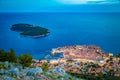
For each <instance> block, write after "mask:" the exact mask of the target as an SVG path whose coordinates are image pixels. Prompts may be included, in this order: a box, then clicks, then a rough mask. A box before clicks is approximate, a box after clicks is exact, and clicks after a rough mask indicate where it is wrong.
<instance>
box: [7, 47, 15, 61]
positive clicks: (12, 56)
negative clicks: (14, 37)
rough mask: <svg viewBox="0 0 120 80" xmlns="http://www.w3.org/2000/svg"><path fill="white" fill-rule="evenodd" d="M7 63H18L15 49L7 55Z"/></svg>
mask: <svg viewBox="0 0 120 80" xmlns="http://www.w3.org/2000/svg"><path fill="white" fill-rule="evenodd" d="M6 61H9V62H17V56H16V54H15V51H14V50H13V49H10V51H9V52H7V53H6Z"/></svg>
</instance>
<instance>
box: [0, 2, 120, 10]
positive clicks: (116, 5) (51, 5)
mask: <svg viewBox="0 0 120 80" xmlns="http://www.w3.org/2000/svg"><path fill="white" fill-rule="evenodd" d="M59 11H60V12H120V0H0V12H59Z"/></svg>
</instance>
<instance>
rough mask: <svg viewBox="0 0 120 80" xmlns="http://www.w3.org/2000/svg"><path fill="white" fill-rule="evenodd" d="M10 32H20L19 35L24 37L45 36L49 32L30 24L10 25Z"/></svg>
mask: <svg viewBox="0 0 120 80" xmlns="http://www.w3.org/2000/svg"><path fill="white" fill-rule="evenodd" d="M11 30H14V31H20V32H21V33H20V35H24V36H40V35H44V36H45V35H47V34H48V33H49V30H48V29H46V28H42V27H39V26H34V25H30V24H14V25H12V28H11Z"/></svg>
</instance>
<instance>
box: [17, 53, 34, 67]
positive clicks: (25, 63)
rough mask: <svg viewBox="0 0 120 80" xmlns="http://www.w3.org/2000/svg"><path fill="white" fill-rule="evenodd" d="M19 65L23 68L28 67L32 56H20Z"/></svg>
mask: <svg viewBox="0 0 120 80" xmlns="http://www.w3.org/2000/svg"><path fill="white" fill-rule="evenodd" d="M19 63H20V64H22V65H23V67H29V66H30V65H31V63H32V56H31V55H30V54H29V53H28V54H22V55H20V56H19Z"/></svg>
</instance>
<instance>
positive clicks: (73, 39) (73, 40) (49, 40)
mask: <svg viewBox="0 0 120 80" xmlns="http://www.w3.org/2000/svg"><path fill="white" fill-rule="evenodd" d="M15 23H28V24H33V25H39V26H42V27H45V28H48V29H50V31H51V33H50V35H49V36H47V37H43V38H30V37H22V36H20V35H19V33H18V32H14V31H11V30H10V28H11V25H12V24H15ZM76 44H79V45H97V46H100V47H101V48H102V49H103V50H105V51H107V52H112V53H114V54H117V53H120V13H0V49H5V50H6V51H8V50H9V49H10V48H13V49H14V50H15V51H16V53H17V55H20V54H21V53H22V54H23V53H27V52H30V53H31V55H32V56H33V58H36V59H40V58H42V57H44V56H45V55H46V54H49V53H50V50H51V49H52V48H56V47H60V46H67V45H76Z"/></svg>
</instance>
